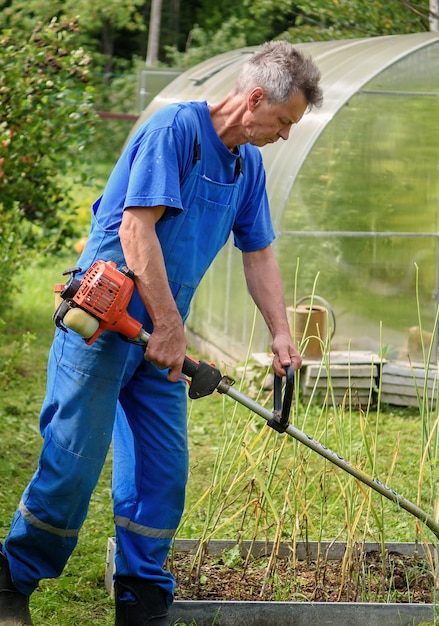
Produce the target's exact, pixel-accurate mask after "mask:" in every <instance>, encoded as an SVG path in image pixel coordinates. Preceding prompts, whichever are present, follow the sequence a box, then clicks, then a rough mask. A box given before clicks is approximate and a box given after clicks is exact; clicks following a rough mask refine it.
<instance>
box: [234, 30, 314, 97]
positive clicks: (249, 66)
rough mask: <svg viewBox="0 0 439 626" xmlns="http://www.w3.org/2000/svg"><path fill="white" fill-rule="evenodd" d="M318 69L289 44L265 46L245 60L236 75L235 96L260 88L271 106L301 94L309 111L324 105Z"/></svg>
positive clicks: (274, 42)
mask: <svg viewBox="0 0 439 626" xmlns="http://www.w3.org/2000/svg"><path fill="white" fill-rule="evenodd" d="M320 77H321V75H320V70H319V68H318V67H317V65H316V64H315V62H314V61H313V59H312V58H311V57H309V56H306V55H305V54H304V53H303V52H302V51H300V50H298V49H297V48H295V47H294V46H293V45H292V44H291V43H289V42H288V41H269V42H267V43H264V44H263V45H262V46H260V47H259V48H258V50H257V51H256V52H255V53H254V54H253V55H252V56H251V57H250V58H249V59H248V61H246V62H245V63H244V65H243V67H242V69H241V71H240V73H239V75H238V78H237V81H236V84H235V93H248V92H250V91H251V90H252V89H254V88H255V87H262V88H263V89H264V91H265V94H266V97H267V100H268V102H269V103H270V104H277V103H285V102H288V101H289V100H290V99H291V97H292V96H294V95H295V94H296V93H297V92H298V91H302V93H303V95H304V96H305V99H306V101H307V103H308V106H309V108H312V107H313V106H315V107H318V106H320V105H321V104H322V102H323V92H322V89H321V87H320V86H319V81H320Z"/></svg>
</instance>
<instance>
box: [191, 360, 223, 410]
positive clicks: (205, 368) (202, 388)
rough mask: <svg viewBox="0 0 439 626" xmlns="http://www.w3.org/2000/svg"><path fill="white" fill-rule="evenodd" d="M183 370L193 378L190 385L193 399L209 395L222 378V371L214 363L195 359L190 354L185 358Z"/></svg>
mask: <svg viewBox="0 0 439 626" xmlns="http://www.w3.org/2000/svg"><path fill="white" fill-rule="evenodd" d="M182 371H183V374H186V376H189V377H190V378H192V382H191V385H190V387H189V398H192V400H197V399H198V398H203V397H204V396H209V395H210V394H211V393H213V392H214V391H215V389H216V388H217V387H218V385H219V383H220V381H221V379H222V374H221V372H220V371H219V369H218V368H216V367H215V366H214V365H211V364H210V363H206V362H205V361H195V360H193V359H191V358H190V357H188V356H185V358H184V362H183V368H182Z"/></svg>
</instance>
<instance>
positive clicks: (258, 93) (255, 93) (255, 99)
mask: <svg viewBox="0 0 439 626" xmlns="http://www.w3.org/2000/svg"><path fill="white" fill-rule="evenodd" d="M263 98H264V90H263V89H262V88H261V87H255V88H254V89H252V91H251V92H250V93H249V96H248V108H249V111H251V112H252V113H253V111H254V110H255V108H256V107H257V106H258V104H259V103H260V102H261V101H262V100H263Z"/></svg>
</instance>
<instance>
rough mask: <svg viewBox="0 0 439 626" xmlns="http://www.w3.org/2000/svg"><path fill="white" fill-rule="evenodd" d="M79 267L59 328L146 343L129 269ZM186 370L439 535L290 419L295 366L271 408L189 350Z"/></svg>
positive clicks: (62, 292) (61, 307)
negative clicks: (131, 307)
mask: <svg viewBox="0 0 439 626" xmlns="http://www.w3.org/2000/svg"><path fill="white" fill-rule="evenodd" d="M80 271H81V269H80V268H79V267H74V268H72V269H69V270H67V271H66V272H64V274H63V275H65V276H66V275H69V279H68V280H67V282H66V283H65V284H62V285H56V286H55V292H56V293H57V297H58V306H57V308H56V311H55V313H54V316H53V319H54V322H55V324H56V326H57V327H58V328H61V329H62V330H64V331H66V332H67V329H68V328H70V329H71V330H74V331H75V332H77V333H79V334H80V335H81V336H82V337H83V338H84V341H85V342H86V343H87V344H92V343H93V342H94V341H95V340H96V339H97V338H98V337H99V335H100V334H101V333H102V332H104V331H106V330H109V331H113V332H118V333H119V334H120V335H122V336H123V337H125V338H126V339H128V340H130V341H132V342H135V343H139V344H140V345H143V346H146V344H147V343H148V340H149V338H150V334H149V333H148V332H147V331H146V330H145V329H144V328H143V327H142V325H141V323H140V322H138V321H137V320H135V319H134V318H133V317H132V316H131V315H130V314H129V313H128V311H127V308H128V304H129V301H130V299H131V296H132V293H133V290H134V281H133V274H132V272H130V270H127V269H124V270H122V271H119V270H118V269H117V268H116V264H115V263H113V262H112V261H109V262H107V261H96V262H95V263H94V264H93V265H92V266H91V267H90V269H88V270H87V271H86V272H85V274H84V275H83V277H82V278H81V279H78V278H76V274H77V273H78V272H80ZM182 371H183V374H185V375H186V376H189V378H190V379H191V382H190V387H189V397H190V398H192V399H197V398H202V397H204V396H208V395H210V394H212V393H213V392H214V391H217V392H219V393H221V394H226V395H228V396H230V397H231V398H233V399H234V400H236V401H237V402H239V403H240V404H242V405H243V406H245V407H247V408H248V409H250V410H251V411H253V412H254V413H256V414H257V415H259V416H260V417H262V418H263V419H265V420H266V422H267V425H268V426H270V427H271V428H273V429H274V430H276V431H277V432H279V433H287V434H288V435H290V437H293V438H294V439H296V440H297V441H300V443H302V444H304V445H305V446H307V447H308V448H310V449H311V450H314V452H317V454H320V456H322V457H324V458H325V459H327V460H328V461H330V462H331V463H333V464H334V465H336V466H338V467H340V468H341V469H342V470H344V471H345V472H347V473H348V474H351V475H352V476H353V477H354V478H356V479H357V480H358V481H360V482H362V483H364V484H365V485H367V486H368V487H370V488H371V489H373V490H374V491H376V492H378V493H379V494H381V495H382V496H384V497H385V498H387V499H388V500H391V501H392V502H395V503H396V504H397V505H399V506H400V507H401V508H402V509H405V510H406V511H408V512H409V513H411V514H412V515H414V516H415V517H416V518H417V519H419V520H420V521H421V522H423V523H424V524H425V525H426V526H427V527H428V528H430V530H431V531H432V532H433V533H434V534H435V535H436V537H437V538H438V539H439V523H438V522H437V521H436V520H435V519H434V518H433V517H431V516H430V515H428V514H427V513H426V512H425V511H423V510H422V509H421V508H420V507H418V506H417V505H416V504H414V503H413V502H410V500H407V499H406V498H404V497H403V496H401V495H399V494H398V493H397V492H396V491H394V490H393V489H392V488H391V487H388V486H387V485H385V484H384V483H382V482H381V481H380V480H378V479H377V478H371V477H370V476H368V475H367V474H365V473H364V472H363V471H361V470H360V469H358V468H357V467H354V466H353V465H351V463H350V462H349V461H346V460H345V459H344V458H343V457H341V456H340V455H339V454H337V453H336V452H333V451H332V450H330V449H329V448H327V447H326V446H324V445H322V444H321V443H319V442H318V441H316V440H315V439H313V438H312V437H309V436H308V435H306V434H305V433H304V432H302V431H301V430H298V429H297V428H296V427H295V426H293V425H292V424H290V423H289V415H290V409H291V403H292V397H293V389H294V370H293V368H292V367H289V368H286V373H287V375H286V382H285V387H284V395H283V398H282V386H283V385H282V379H281V378H280V377H278V376H275V377H274V389H273V395H274V410H273V411H270V410H268V409H267V408H265V407H263V406H261V405H260V404H258V403H257V402H255V401H253V400H252V399H251V398H249V397H247V396H246V395H244V394H243V393H241V392H240V391H238V390H237V389H235V388H234V387H233V384H234V382H235V381H234V380H233V379H232V378H230V377H229V376H223V375H222V374H221V372H220V370H219V369H218V368H216V367H215V366H214V365H212V364H210V363H206V362H205V361H196V360H194V359H192V358H191V357H189V356H186V357H185V359H184V363H183V368H182Z"/></svg>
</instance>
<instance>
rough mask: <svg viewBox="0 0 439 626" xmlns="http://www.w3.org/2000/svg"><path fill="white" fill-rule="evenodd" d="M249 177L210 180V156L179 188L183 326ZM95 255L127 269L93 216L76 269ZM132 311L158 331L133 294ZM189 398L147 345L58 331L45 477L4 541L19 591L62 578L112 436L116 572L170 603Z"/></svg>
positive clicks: (47, 407)
mask: <svg viewBox="0 0 439 626" xmlns="http://www.w3.org/2000/svg"><path fill="white" fill-rule="evenodd" d="M197 152H198V151H197ZM237 163H238V164H240V158H238V159H237ZM241 178H242V176H241V170H240V169H238V170H237V171H236V175H235V180H234V181H233V182H232V183H231V184H223V183H216V182H213V181H212V180H210V179H209V178H207V177H206V176H205V175H204V170H203V166H202V158H201V159H198V160H196V162H195V164H194V167H193V169H192V171H191V172H190V174H189V175H188V176H187V178H186V180H185V181H184V182H183V185H182V200H183V204H184V207H185V210H184V211H183V212H182V213H180V214H179V215H177V216H176V217H173V218H170V219H167V220H163V221H160V222H159V223H158V224H157V235H158V237H159V239H160V242H161V246H162V249H163V254H164V259H165V263H166V268H167V273H168V279H169V284H170V287H171V290H172V293H173V295H174V298H175V301H176V303H177V307H178V309H179V312H180V314H181V316H182V319H183V320H185V319H186V318H187V315H188V312H189V305H190V301H191V298H192V296H193V293H194V291H195V289H196V287H197V286H198V284H199V282H200V280H201V278H202V276H203V274H204V273H205V271H206V270H207V268H208V266H209V265H210V263H211V262H212V260H213V259H214V258H215V256H216V254H217V253H218V251H219V250H220V248H221V247H222V246H223V245H224V244H225V242H226V241H227V239H228V237H229V234H230V232H231V229H232V227H233V222H234V218H235V214H236V208H237V207H236V204H237V195H238V189H239V184H240V180H241ZM145 210H147V209H145ZM97 259H103V260H112V261H115V262H116V263H117V264H118V266H123V265H124V264H125V261H124V257H123V252H122V249H121V245H120V241H119V237H118V232H117V230H104V229H103V228H102V227H101V226H100V225H99V221H98V219H97V218H96V217H94V218H93V224H92V228H91V232H90V236H89V240H88V243H87V246H86V248H85V249H84V252H83V254H82V256H81V258H80V260H79V262H78V264H79V265H80V267H82V268H83V269H84V270H85V269H87V268H88V267H89V266H90V265H91V264H92V263H93V262H94V261H95V260H97ZM129 312H130V314H131V315H133V317H135V318H136V319H138V320H140V321H141V322H142V323H143V324H144V327H145V328H146V330H148V331H149V332H150V331H151V330H152V326H151V321H150V319H149V317H148V315H147V313H146V310H145V307H144V306H143V304H142V302H141V300H140V298H139V296H138V294H137V292H136V291H135V292H134V295H133V298H132V300H131V303H130V307H129ZM186 397H187V396H186V388H185V383H184V382H183V381H182V380H180V381H179V382H177V383H171V382H169V381H168V380H167V372H164V371H160V370H158V369H157V368H156V367H154V366H153V365H152V364H150V363H148V362H147V361H145V360H144V354H143V350H142V348H141V347H139V346H136V345H132V344H129V343H127V342H125V341H123V339H121V338H120V337H119V336H118V335H117V334H116V333H112V332H105V333H103V334H102V335H101V336H100V337H99V338H98V340H97V341H96V342H95V343H94V344H92V345H91V346H88V345H86V344H85V342H84V341H83V340H82V338H81V337H79V335H77V334H76V333H74V332H72V331H69V332H68V333H67V334H66V333H64V332H62V331H60V330H57V331H56V334H55V338H54V342H53V345H52V348H51V352H50V356H49V362H48V380H47V390H46V397H45V400H44V403H43V406H42V410H41V415H40V427H41V433H42V435H43V437H44V442H43V447H42V451H41V455H40V459H39V464H38V469H37V471H36V473H35V475H34V476H33V478H32V480H31V482H30V483H29V485H28V486H27V488H26V490H25V492H24V494H23V497H22V500H21V502H20V506H19V508H18V509H17V512H16V514H15V517H14V520H13V523H12V525H11V529H10V533H9V535H8V537H7V539H6V541H5V543H4V549H5V552H6V555H7V558H8V560H9V564H10V569H11V573H12V578H13V582H14V584H15V586H16V587H17V589H18V590H19V591H20V592H22V593H25V594H30V593H32V591H33V590H34V589H35V587H36V586H37V584H38V582H39V580H40V579H42V578H51V577H56V576H58V575H59V574H60V573H61V572H62V570H63V568H64V566H65V564H66V562H67V560H68V558H69V556H70V554H71V552H72V550H73V549H74V547H75V545H76V543H77V540H78V534H79V531H80V528H81V525H82V523H83V522H84V519H85V517H86V514H87V508H88V504H89V500H90V497H91V494H92V492H93V489H94V488H95V486H96V483H97V480H98V478H99V475H100V473H101V470H102V467H103V464H104V461H105V458H106V456H107V453H108V449H109V446H110V443H111V441H112V438H113V502H114V515H115V524H116V538H117V551H116V575H119V576H138V577H142V578H145V579H148V580H149V581H150V582H152V583H156V584H159V585H162V586H163V587H164V588H165V589H166V590H167V591H168V593H169V599H170V601H171V600H172V596H173V591H174V580H173V577H172V576H171V575H170V574H169V573H168V572H166V571H164V570H163V565H164V562H165V559H166V556H167V553H168V550H169V547H170V543H171V540H172V537H173V535H174V533H175V531H176V528H177V526H178V524H179V522H180V519H181V515H182V512H183V508H184V495H185V486H186V480H187V474H188V450H187V429H186V402H187V401H186Z"/></svg>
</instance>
